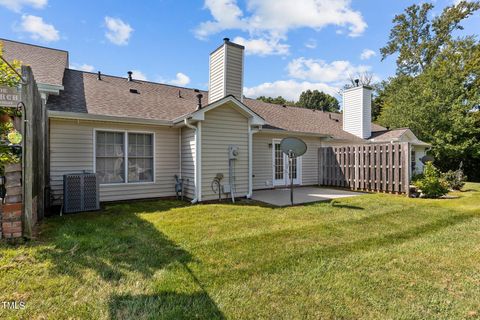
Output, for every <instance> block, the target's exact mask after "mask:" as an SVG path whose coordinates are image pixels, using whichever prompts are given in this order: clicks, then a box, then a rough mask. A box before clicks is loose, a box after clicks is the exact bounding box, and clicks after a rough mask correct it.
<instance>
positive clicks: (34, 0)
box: [0, 0, 47, 12]
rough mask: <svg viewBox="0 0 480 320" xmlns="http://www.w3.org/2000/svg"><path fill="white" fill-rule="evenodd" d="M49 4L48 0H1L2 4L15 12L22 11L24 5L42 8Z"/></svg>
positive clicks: (0, 4)
mask: <svg viewBox="0 0 480 320" xmlns="http://www.w3.org/2000/svg"><path fill="white" fill-rule="evenodd" d="M46 5H47V0H0V6H3V7H5V8H7V9H10V10H12V11H15V12H20V11H21V10H22V8H23V7H24V6H29V7H33V8H35V9H42V8H44V7H45V6H46Z"/></svg>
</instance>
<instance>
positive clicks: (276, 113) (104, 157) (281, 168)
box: [2, 39, 429, 201]
mask: <svg viewBox="0 0 480 320" xmlns="http://www.w3.org/2000/svg"><path fill="white" fill-rule="evenodd" d="M2 41H3V43H4V50H5V54H6V57H7V58H8V59H13V58H16V59H19V60H21V61H22V62H23V63H24V64H28V65H30V66H31V67H32V69H33V72H34V76H35V78H36V79H37V81H38V82H39V90H40V91H41V93H42V95H43V96H44V97H45V101H46V103H47V107H48V110H49V111H48V115H49V131H50V139H49V144H50V188H51V192H52V194H53V196H54V198H55V199H56V201H59V200H61V198H62V192H63V191H62V179H63V175H64V174H68V173H78V172H83V171H88V172H96V173H97V174H98V177H99V179H100V199H101V201H115V200H126V199H140V198H152V197H166V196H172V195H174V194H175V192H174V184H175V179H174V174H178V175H180V176H181V177H182V178H183V179H184V181H185V182H184V183H185V195H186V196H187V197H188V198H190V199H193V201H205V200H212V199H216V198H217V197H218V194H215V193H214V192H213V190H212V188H211V183H212V180H213V179H214V178H215V176H216V174H217V173H222V174H223V175H224V180H223V184H229V181H230V179H229V178H230V175H229V173H230V172H232V173H233V175H234V185H235V191H236V193H235V194H236V196H239V197H250V196H251V195H252V192H253V190H258V189H266V188H273V187H279V186H285V185H287V184H289V178H288V176H289V175H288V166H287V159H286V157H285V156H284V155H283V153H282V152H281V150H280V141H281V139H282V138H284V137H287V136H296V137H299V138H301V139H303V140H304V141H305V142H306V144H307V146H308V151H307V153H306V154H305V155H303V156H302V157H300V158H298V159H297V160H296V162H295V166H294V175H293V176H294V178H293V180H294V183H295V184H298V185H316V184H318V148H319V147H321V146H330V145H345V144H368V143H380V142H381V143H385V142H397V141H405V142H410V143H411V145H412V154H414V157H413V158H412V159H414V160H413V161H412V167H413V169H414V170H415V171H418V172H420V171H421V170H422V166H423V164H422V163H421V161H420V158H421V157H422V156H423V155H424V154H425V150H426V148H428V147H429V145H428V144H426V143H424V142H422V141H420V140H418V139H417V138H416V137H415V135H414V134H413V133H412V132H411V131H410V130H409V129H396V130H387V129H386V128H384V127H381V126H379V125H376V124H374V123H371V89H370V88H368V87H366V86H359V87H354V88H351V89H348V90H345V92H344V93H343V115H342V114H337V113H329V112H322V111H318V110H317V111H315V110H310V109H304V108H298V107H290V106H282V105H275V104H269V103H264V102H262V101H258V100H254V99H249V98H245V97H244V96H243V93H242V91H243V70H244V68H243V64H244V47H243V46H240V45H238V44H235V43H232V42H230V41H229V40H228V39H225V41H224V43H223V44H222V45H221V46H220V47H218V48H217V49H216V50H215V51H213V52H212V53H211V54H210V77H209V90H210V91H209V92H206V91H199V90H194V89H189V88H182V87H176V86H171V85H166V84H159V83H153V82H148V81H140V80H136V79H132V78H131V74H129V76H128V77H127V78H122V77H115V76H107V75H103V74H100V73H98V74H97V73H89V72H83V71H78V70H72V69H68V53H67V52H65V51H60V50H55V49H48V48H43V47H38V46H34V45H29V44H23V43H18V42H13V41H8V40H2ZM232 145H233V146H237V147H238V151H239V153H238V158H237V160H233V161H229V147H230V146H232ZM229 164H231V166H229ZM225 195H226V194H225Z"/></svg>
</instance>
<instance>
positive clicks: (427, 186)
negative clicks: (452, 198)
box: [414, 162, 448, 198]
mask: <svg viewBox="0 0 480 320" xmlns="http://www.w3.org/2000/svg"><path fill="white" fill-rule="evenodd" d="M414 184H415V186H416V187H417V188H418V189H420V190H421V191H422V196H423V197H425V198H439V197H441V196H443V195H446V194H447V193H448V183H447V182H446V181H445V179H444V178H443V177H442V174H441V173H440V171H439V170H438V169H437V168H435V166H434V165H433V163H432V162H427V164H426V165H425V167H424V171H423V177H422V178H421V179H418V180H416V181H415V182H414Z"/></svg>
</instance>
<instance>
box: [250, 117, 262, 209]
mask: <svg viewBox="0 0 480 320" xmlns="http://www.w3.org/2000/svg"><path fill="white" fill-rule="evenodd" d="M250 123H251V119H248V194H247V199H251V198H252V195H253V134H254V133H257V132H258V131H260V130H259V129H254V130H252V126H251V124H250Z"/></svg>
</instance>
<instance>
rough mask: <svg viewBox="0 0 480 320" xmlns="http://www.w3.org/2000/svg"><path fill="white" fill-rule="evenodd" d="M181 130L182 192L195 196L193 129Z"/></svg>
mask: <svg viewBox="0 0 480 320" xmlns="http://www.w3.org/2000/svg"><path fill="white" fill-rule="evenodd" d="M181 132H182V177H183V179H184V180H183V186H184V194H185V196H186V197H187V198H190V199H193V198H195V152H196V146H195V130H193V129H190V128H187V127H184V128H182V129H181Z"/></svg>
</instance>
